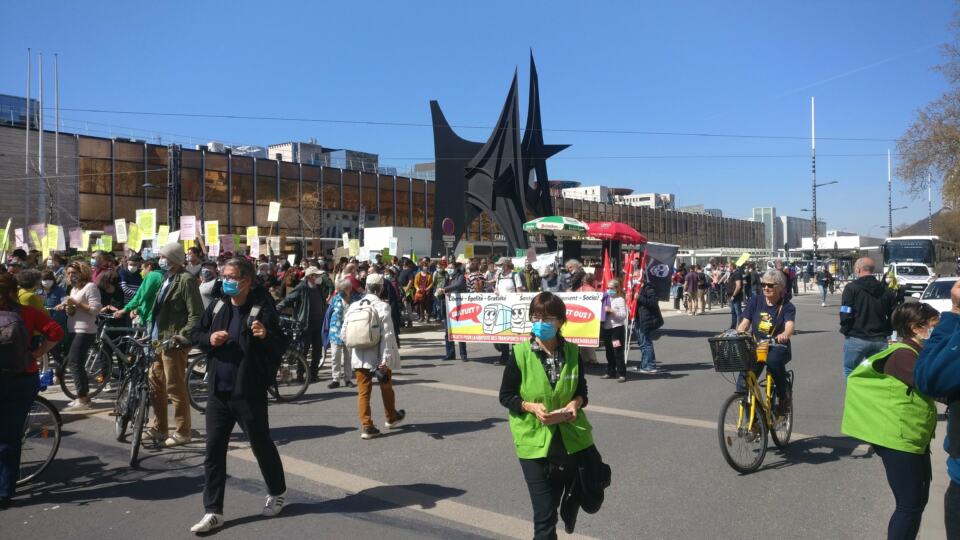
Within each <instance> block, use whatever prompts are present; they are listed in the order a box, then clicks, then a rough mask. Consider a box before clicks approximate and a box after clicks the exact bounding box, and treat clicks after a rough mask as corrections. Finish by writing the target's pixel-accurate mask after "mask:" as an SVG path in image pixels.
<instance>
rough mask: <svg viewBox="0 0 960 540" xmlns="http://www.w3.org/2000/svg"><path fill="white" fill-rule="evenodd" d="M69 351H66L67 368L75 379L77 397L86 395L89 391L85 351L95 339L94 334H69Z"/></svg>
mask: <svg viewBox="0 0 960 540" xmlns="http://www.w3.org/2000/svg"><path fill="white" fill-rule="evenodd" d="M71 335H72V336H73V339H72V341H71V342H70V352H69V353H67V368H68V369H70V370H72V371H73V377H74V379H75V380H76V381H77V397H81V398H84V397H87V393H88V392H89V391H90V381H89V380H88V379H87V375H88V374H87V368H86V363H87V351H89V350H90V346H91V345H93V342H94V341H96V340H97V335H96V334H71Z"/></svg>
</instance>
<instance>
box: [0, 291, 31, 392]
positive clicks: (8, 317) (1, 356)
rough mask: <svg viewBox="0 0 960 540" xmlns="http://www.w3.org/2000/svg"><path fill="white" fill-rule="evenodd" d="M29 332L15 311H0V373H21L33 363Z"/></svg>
mask: <svg viewBox="0 0 960 540" xmlns="http://www.w3.org/2000/svg"><path fill="white" fill-rule="evenodd" d="M33 362H34V360H33V356H32V355H31V354H30V332H28V331H27V325H26V323H24V322H23V317H21V316H20V307H19V306H17V308H16V311H0V375H5V376H10V375H23V374H24V373H26V372H27V370H28V369H30V366H31V365H32V364H33Z"/></svg>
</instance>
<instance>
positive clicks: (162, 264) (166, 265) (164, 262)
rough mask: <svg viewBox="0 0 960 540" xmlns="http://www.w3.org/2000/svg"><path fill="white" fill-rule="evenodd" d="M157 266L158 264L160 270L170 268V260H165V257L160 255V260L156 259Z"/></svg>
mask: <svg viewBox="0 0 960 540" xmlns="http://www.w3.org/2000/svg"><path fill="white" fill-rule="evenodd" d="M157 266H159V267H160V269H161V270H163V271H164V272H166V271H167V269H168V268H170V261H168V260H167V259H166V258H164V257H160V260H159V261H157Z"/></svg>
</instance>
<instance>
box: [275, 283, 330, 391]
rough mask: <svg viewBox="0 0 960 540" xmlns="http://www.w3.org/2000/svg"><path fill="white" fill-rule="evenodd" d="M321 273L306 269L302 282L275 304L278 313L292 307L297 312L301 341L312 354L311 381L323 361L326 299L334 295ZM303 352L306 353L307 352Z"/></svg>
mask: <svg viewBox="0 0 960 540" xmlns="http://www.w3.org/2000/svg"><path fill="white" fill-rule="evenodd" d="M320 274H321V271H320V269H319V268H317V267H314V266H310V267H308V268H307V270H306V271H305V272H304V273H303V280H301V281H300V283H298V284H297V286H296V287H294V288H293V290H292V291H290V294H288V295H287V297H286V298H284V299H283V300H281V301H280V303H278V304H277V311H282V310H284V309H285V308H287V307H291V306H292V307H294V309H295V310H296V311H295V313H294V316H293V318H294V319H295V320H296V321H297V322H298V323H299V324H300V328H302V329H303V330H304V333H303V337H304V340H305V342H306V344H307V346H310V347H311V351H312V352H311V354H310V382H317V381H318V380H319V371H320V359H321V358H323V317H324V315H325V314H326V313H327V298H329V297H330V294H331V293H332V292H333V291H332V287H330V286H329V285H328V283H329V280H323V279H321V275H320ZM303 352H304V354H306V351H303ZM297 380H298V381H302V380H303V373H297Z"/></svg>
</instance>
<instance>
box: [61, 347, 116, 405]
mask: <svg viewBox="0 0 960 540" xmlns="http://www.w3.org/2000/svg"><path fill="white" fill-rule="evenodd" d="M100 356H101V351H100V348H99V347H97V346H96V344H94V345H93V346H91V347H90V350H89V351H87V358H86V360H85V361H84V363H83V365H84V369H85V370H86V371H87V397H89V398H92V397H94V396H96V395H97V394H99V393H100V392H102V391H103V387H104V386H106V385H107V382H108V381H109V380H110V369H109V366H110V360H109V357H108V356H107V355H106V354H105V353H103V356H104V357H105V358H104V359H100V358H99V357H100ZM101 360H103V361H102V362H101ZM59 378H60V390H62V391H63V393H64V395H66V396H67V397H68V398H70V399H77V397H78V394H77V377H76V371H75V370H74V369H73V366H69V365H67V362H64V365H62V366H60V376H59Z"/></svg>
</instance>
